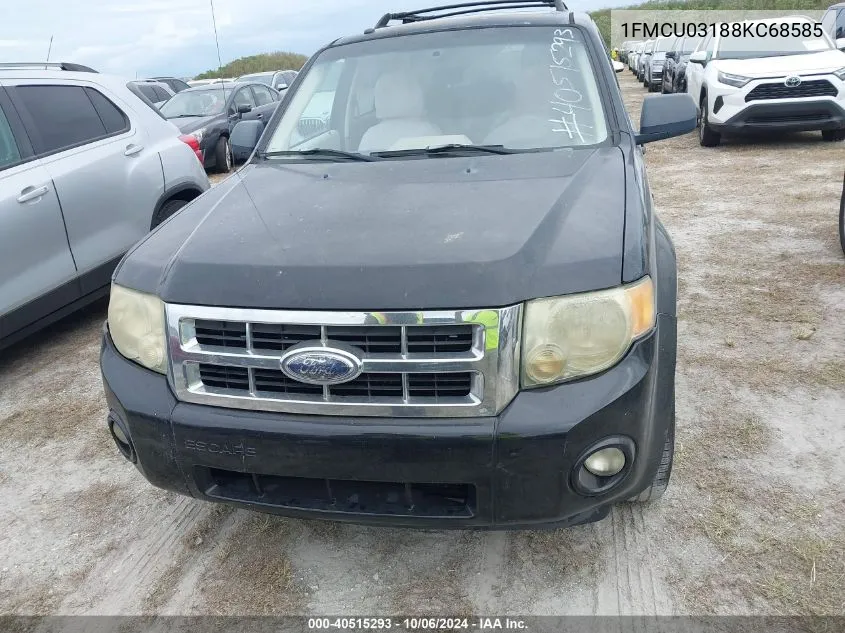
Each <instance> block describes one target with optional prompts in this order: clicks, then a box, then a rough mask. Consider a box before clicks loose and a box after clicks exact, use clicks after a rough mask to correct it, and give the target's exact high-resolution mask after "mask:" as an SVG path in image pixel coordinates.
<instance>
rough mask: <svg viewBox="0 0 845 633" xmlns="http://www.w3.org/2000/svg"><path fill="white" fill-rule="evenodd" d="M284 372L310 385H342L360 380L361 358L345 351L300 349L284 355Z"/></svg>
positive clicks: (282, 362)
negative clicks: (358, 378) (356, 379)
mask: <svg viewBox="0 0 845 633" xmlns="http://www.w3.org/2000/svg"><path fill="white" fill-rule="evenodd" d="M281 364H282V372H284V374H285V375H286V376H287V377H288V378H291V379H293V380H298V381H299V382H305V383H308V384H309V385H339V384H341V383H344V382H349V381H350V380H354V379H355V378H357V377H358V376H359V375H360V373H361V369H362V364H361V359H360V358H358V357H357V356H355V355H354V354H352V353H350V352H347V351H345V350H340V349H334V348H330V347H300V348H298V349H296V348H294V349H291V350H290V351H288V353H287V354H285V355H284V356H282V360H281Z"/></svg>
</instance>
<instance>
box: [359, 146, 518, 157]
mask: <svg viewBox="0 0 845 633" xmlns="http://www.w3.org/2000/svg"><path fill="white" fill-rule="evenodd" d="M523 151H525V150H518V149H508V148H507V147H505V146H504V145H462V144H460V143H450V144H448V145H435V146H432V147H419V148H416V149H398V150H389V151H386V152H373V155H374V156H380V157H382V158H401V157H402V156H466V155H467V154H499V155H504V154H519V153H521V152H523Z"/></svg>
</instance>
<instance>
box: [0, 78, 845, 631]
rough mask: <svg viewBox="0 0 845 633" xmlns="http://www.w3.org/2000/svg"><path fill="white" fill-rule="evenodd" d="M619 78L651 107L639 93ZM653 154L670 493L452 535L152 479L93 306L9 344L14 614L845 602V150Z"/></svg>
mask: <svg viewBox="0 0 845 633" xmlns="http://www.w3.org/2000/svg"><path fill="white" fill-rule="evenodd" d="M619 77H620V83H621V84H622V86H623V89H624V92H625V96H626V100H627V104H628V107H629V109H630V112H631V116H632V118H633V119H634V120H636V119H637V118H638V116H639V107H640V104H641V103H642V99H643V96H644V90H643V89H642V88H641V87H640V86H638V85H637V84H635V82H634V80H633V78H632V77H631V75H630V74H629V73H628V72H627V71H626V72H624V73H623V74H622V75H620V76H619ZM645 156H646V161H647V163H648V166H649V175H650V179H651V185H652V189H653V192H654V197H655V201H656V204H657V207H658V209H659V213H660V216H661V218H662V219H663V221H664V223H665V224H666V226H667V227H668V229H669V231H670V233H671V234H672V236H673V238H674V240H675V244H676V247H677V251H678V257H679V261H680V308H679V310H680V315H679V319H680V323H679V337H680V352H679V354H680V357H679V364H678V393H677V415H678V425H679V429H678V452H677V457H676V460H677V467H676V471H675V476H674V479H673V485H672V486H671V487H670V491H669V492H668V493H667V496H666V497H665V498H664V500H663V501H662V502H659V503H656V504H652V505H648V506H622V507H619V508H617V509H615V510H614V511H613V513H612V515H611V516H610V517H609V518H608V519H606V520H604V521H602V522H600V523H597V524H593V525H589V526H584V527H578V528H574V529H570V530H559V531H551V532H520V533H482V532H435V531H402V530H393V529H377V528H367V527H356V526H348V525H338V524H331V523H321V522H312V521H299V520H288V519H281V518H276V517H271V516H265V515H259V514H253V513H249V512H244V511H240V510H232V509H230V508H226V507H220V506H215V505H210V504H205V503H202V502H199V501H195V500H192V499H188V498H184V497H180V496H176V495H173V494H170V493H167V492H163V491H160V490H157V489H154V488H152V487H151V486H149V485H148V484H147V483H146V482H145V481H144V480H143V478H142V477H141V476H140V475H139V474H138V473H137V472H136V470H135V469H134V468H133V467H132V466H131V465H129V464H127V463H126V462H124V461H123V460H122V459H121V458H120V457H119V456H118V454H117V451H116V450H115V449H114V447H113V446H112V444H111V440H110V439H109V438H108V437H107V434H106V430H105V425H104V418H105V413H106V411H105V406H104V399H103V396H102V388H101V385H100V375H99V370H98V366H97V354H98V348H99V337H100V328H101V324H102V321H103V319H104V317H105V306H104V305H102V304H100V305H97V306H93V307H92V308H91V309H88V310H86V311H84V312H82V313H80V314H78V315H76V316H74V317H72V318H70V319H68V320H66V321H64V322H62V323H61V324H60V325H59V326H57V327H55V328H53V329H52V330H51V331H49V332H47V333H44V334H42V335H39V336H37V337H35V338H33V339H31V340H30V341H28V342H25V343H23V344H21V345H18V346H16V347H14V348H12V349H10V350H7V351H5V352H3V354H2V358H0V436H2V438H3V440H4V441H3V442H2V443H0V496H1V497H2V499H3V503H2V507H0V552H2V556H0V613H12V614H54V613H61V614H117V613H119V614H141V613H144V614H153V613H156V614H273V613H309V614H322V613H343V614H354V613H357V614H388V613H397V614H398V613H408V614H411V613H441V614H443V615H446V614H452V615H460V614H465V615H467V614H471V613H492V612H495V613H512V614H592V613H599V614H669V613H715V614H728V613H730V614H751V613H755V614H756V613H766V614H811V613H812V614H843V613H845V524H843V523H842V520H841V517H842V516H843V513H845V497H844V496H843V492H842V491H843V490H845V460H843V459H842V454H843V452H845V428H843V421H845V388H843V387H845V367H844V366H843V349H845V318H843V310H845V284H843V281H845V262H843V257H842V252H841V251H840V250H839V246H838V242H837V233H836V218H837V210H838V205H839V194H840V187H841V183H842V170H843V165H845V143H836V144H832V143H823V142H822V141H821V140H820V136H819V135H818V134H802V135H795V136H789V137H784V138H779V139H776V140H766V141H742V142H728V143H726V144H725V145H723V146H722V147H719V148H716V149H705V148H701V147H699V146H698V142H697V139H696V138H695V136H694V135H689V136H686V137H683V138H678V139H673V140H670V141H666V142H663V143H657V144H654V145H650V146H649V147H648V148H647V151H646V155H645Z"/></svg>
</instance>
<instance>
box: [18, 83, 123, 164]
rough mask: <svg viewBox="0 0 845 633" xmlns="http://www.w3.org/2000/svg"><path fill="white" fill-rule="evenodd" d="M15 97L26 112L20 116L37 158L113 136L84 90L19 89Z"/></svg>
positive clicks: (70, 87)
mask: <svg viewBox="0 0 845 633" xmlns="http://www.w3.org/2000/svg"><path fill="white" fill-rule="evenodd" d="M14 95H15V97H16V98H17V102H18V104H19V105H20V106H22V108H23V112H20V116H21V118H22V119H24V125H25V126H26V128H27V132H28V133H29V136H30V139H31V141H32V148H33V150H34V151H35V154H36V155H42V154H48V153H51V152H57V151H60V150H62V149H68V148H70V147H75V146H77V145H82V144H84V143H90V142H92V141H96V140H99V139H102V138H105V137H106V136H109V135H110V132H109V131H108V130H107V129H106V125H105V123H104V122H103V119H102V118H100V115H99V114H98V112H97V109H96V108H95V107H94V104H93V102H92V101H91V98H90V97H89V96H88V93H87V92H86V89H85V88H82V87H81V86H16V87H15V89H14ZM20 109H21V108H18V110H19V111H20Z"/></svg>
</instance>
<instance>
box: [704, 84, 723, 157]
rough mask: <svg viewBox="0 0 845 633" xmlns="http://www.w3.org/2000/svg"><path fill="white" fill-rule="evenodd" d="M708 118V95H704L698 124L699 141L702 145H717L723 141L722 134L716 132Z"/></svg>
mask: <svg viewBox="0 0 845 633" xmlns="http://www.w3.org/2000/svg"><path fill="white" fill-rule="evenodd" d="M708 118H709V117H708V112H707V95H704V98H703V99H702V100H701V120H700V121H699V126H698V142H699V143H701V145H702V147H716V146H717V145H718V144H719V143H720V142H721V140H722V135H721V134H719V133H718V132H715V131H714V130H713V128H711V127H710V126H709V125H708V124H707V119H708Z"/></svg>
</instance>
